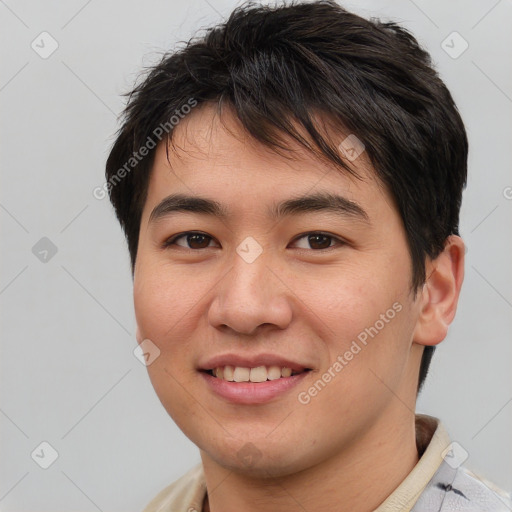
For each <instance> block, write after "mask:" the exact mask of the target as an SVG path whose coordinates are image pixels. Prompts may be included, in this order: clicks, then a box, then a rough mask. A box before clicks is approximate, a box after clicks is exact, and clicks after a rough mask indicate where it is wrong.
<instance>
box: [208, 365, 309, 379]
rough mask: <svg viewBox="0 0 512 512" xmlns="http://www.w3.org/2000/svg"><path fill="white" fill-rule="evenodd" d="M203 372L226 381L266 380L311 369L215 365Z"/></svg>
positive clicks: (298, 373)
mask: <svg viewBox="0 0 512 512" xmlns="http://www.w3.org/2000/svg"><path fill="white" fill-rule="evenodd" d="M202 371H203V372H205V373H207V374H208V375H211V376H212V377H215V378H217V379H221V380H224V381H227V382H253V383H259V382H267V381H274V380H278V379H286V378H288V377H293V376H295V375H300V374H302V373H305V372H309V371H311V369H310V368H300V369H292V368H290V367H288V366H276V365H271V366H264V365H262V366H255V367H252V368H251V367H247V366H231V365H226V366H216V367H215V368H211V369H209V370H202Z"/></svg>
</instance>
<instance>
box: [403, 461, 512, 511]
mask: <svg viewBox="0 0 512 512" xmlns="http://www.w3.org/2000/svg"><path fill="white" fill-rule="evenodd" d="M431 510H438V511H439V512H449V511H452V510H453V511H455V510H456V511H460V512H502V511H503V512H510V510H512V500H511V496H510V493H506V492H505V491H502V490H501V489H499V488H498V487H496V486H495V485H494V484H493V483H491V482H489V481H488V480H486V479H485V478H483V477H481V476H479V475H476V474H475V473H473V472H471V471H470V470H469V469H467V468H465V467H463V466H459V467H451V466H450V465H449V464H447V463H446V461H444V462H443V463H442V464H441V466H440V467H439V469H438V471H436V473H435V475H434V477H433V478H432V479H431V480H430V482H429V483H428V485H427V487H426V488H425V490H424V491H423V493H422V494H421V496H420V498H419V499H418V501H417V502H416V504H415V505H414V507H413V509H412V512H423V511H425V512H427V511H431Z"/></svg>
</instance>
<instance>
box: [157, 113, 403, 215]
mask: <svg viewBox="0 0 512 512" xmlns="http://www.w3.org/2000/svg"><path fill="white" fill-rule="evenodd" d="M322 129H323V130H324V133H325V134H326V135H327V137H329V138H330V140H332V142H333V143H334V144H336V145H342V144H343V143H344V141H347V140H348V141H350V140H351V137H352V136H350V134H347V133H340V132H336V131H334V130H332V129H331V130H329V129H328V128H327V127H326V126H325V124H324V125H323V127H322ZM347 137H348V139H347ZM281 142H282V144H283V146H284V148H286V149H283V150H280V151H279V150H278V151H276V150H275V149H274V148H271V147H269V146H267V145H265V144H262V143H260V142H259V141H257V140H256V139H254V138H253V137H252V136H251V135H250V134H249V133H248V132H247V131H246V130H245V129H244V127H243V126H242V124H241V122H240V121H239V120H238V118H237V117H236V115H234V113H233V111H232V110H231V109H229V108H224V109H223V111H222V112H219V110H218V108H217V107H215V106H213V105H211V104H203V105H200V106H198V107H196V108H195V109H194V110H193V111H192V113H190V114H189V115H187V116H186V117H184V118H183V119H182V120H181V121H180V122H179V124H178V125H177V126H176V127H175V128H174V130H173V132H172V139H171V142H170V143H169V144H168V145H167V144H166V142H165V141H162V143H160V144H159V146H158V147H157V150H156V154H155V159H154V164H153V168H152V171H151V177H150V183H149V190H148V201H147V203H152V202H153V203H154V202H155V201H158V200H159V199H161V198H162V197H163V196H165V195H167V194H169V193H170V192H172V193H176V192H177V193H187V194H199V195H201V194H203V193H206V192H208V194H209V195H211V194H212V193H213V194H215V195H217V196H218V197H219V198H225V199H226V200H233V199H235V198H238V199H240V198H244V197H245V198H247V199H248V198H253V197H254V196H255V195H257V194H261V195H262V197H261V198H260V199H261V200H268V201H272V200H274V199H279V198H281V197H289V196H290V195H295V196H297V195H301V194H307V193H311V192H315V191H324V192H326V191H327V192H330V193H343V195H344V196H345V197H347V198H348V199H352V200H355V199H356V198H357V199H358V201H361V200H363V201H364V202H365V203H367V204H368V206H369V207H371V206H372V205H374V204H375V203H376V202H384V203H386V204H387V205H388V206H390V207H392V208H393V206H392V201H391V200H390V196H389V194H388V193H387V191H386V190H385V187H383V185H382V184H381V183H380V181H379V180H378V178H377V177H376V173H375V170H374V169H373V168H372V166H371V165H370V163H369V160H368V158H367V155H366V153H365V152H364V151H362V153H361V154H359V155H358V156H357V158H355V159H354V160H352V161H349V162H348V164H349V165H350V166H351V167H352V168H353V169H354V170H355V172H356V173H357V176H358V177H355V176H353V175H351V174H350V173H349V172H348V171H347V170H344V169H341V168H340V167H337V166H335V164H334V163H331V162H328V161H327V160H320V159H319V158H318V157H317V156H315V154H313V153H312V152H311V151H309V150H307V149H306V148H305V147H303V146H302V145H301V144H299V143H298V142H297V141H295V140H293V139H291V138H289V137H288V138H287V139H285V138H283V139H282V141H281ZM346 147H347V143H346V142H345V143H344V146H343V148H346ZM355 149H356V150H361V147H359V148H358V147H356V148H355ZM340 154H341V155H343V154H344V153H343V149H340ZM345 155H346V153H345Z"/></svg>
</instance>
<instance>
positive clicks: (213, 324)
mask: <svg viewBox="0 0 512 512" xmlns="http://www.w3.org/2000/svg"><path fill="white" fill-rule="evenodd" d="M334 136H338V137H339V140H340V142H341V141H342V140H343V139H344V138H345V135H342V134H339V135H336V134H335V135H334ZM289 147H290V148H291V149H293V150H294V152H293V156H292V158H285V157H284V156H280V155H277V154H276V153H275V152H273V151H271V150H270V149H269V148H267V147H265V146H263V145H261V144H259V143H257V142H256V141H254V140H253V139H251V137H250V136H249V135H247V134H246V133H245V132H244V131H243V129H242V127H241V126H240V124H239V122H238V121H237V120H236V118H235V117H234V116H233V115H232V113H231V111H230V110H229V109H226V110H224V111H223V113H222V115H219V113H218V112H217V111H216V110H215V109H214V108H212V107H211V106H209V105H203V106H200V107H197V108H196V109H195V110H194V111H193V112H192V113H191V114H190V115H188V116H187V117H186V118H185V119H184V120H182V121H181V122H180V124H179V125H178V126H177V127H176V128H175V130H174V132H173V146H172V147H170V148H169V159H167V155H166V147H165V146H164V145H163V144H161V145H160V146H159V147H158V148H157V150H156V155H155V161H154V166H153V169H152V174H151V178H150V183H149V190H148V196H147V200H146V203H145V206H144V209H143V213H142V220H141V227H140V239H139V246H138V253H137V261H136V266H135V271H134V304H135V312H136V319H137V325H138V335H137V337H138V341H139V342H140V341H142V340H143V339H150V340H151V341H152V342H153V343H154V344H155V345H157V346H158V348H159V349H160V351H161V352H160V356H159V357H158V358H157V359H156V360H155V361H154V362H153V363H152V364H151V365H149V366H148V372H149V376H150V379H151V382H152V384H153V386H154V388H155V391H156V393H157V395H158V397H159V398H160V401H161V402H162V404H163V405H164V407H165V408H166V410H167V411H168V413H169V414H170V416H171V417H172V418H173V419H174V421H175V422H176V423H177V425H178V426H179V427H180V428H181V429H182V430H183V432H184V433H185V435H187V436H188V437H189V438H190V439H191V440H192V441H193V442H194V443H195V444H196V445H197V446H198V447H199V449H200V453H201V457H202V461H203V466H204V471H205V476H206V483H207V488H208V489H209V490H210V491H209V496H208V500H207V501H206V502H205V504H204V510H211V511H213V512H230V511H233V512H234V511H238V510H244V511H248V512H251V511H256V510H266V511H274V510H275V511H281V512H283V511H284V512H286V511H292V510H293V511H296V510H298V509H299V510H300V509H305V510H308V511H315V512H322V511H327V510H329V511H332V510H333V509H334V508H333V507H334V506H335V509H336V510H337V511H339V512H342V511H345V510H346V511H349V510H350V511H352V512H354V511H356V512H357V511H363V510H374V509H375V508H377V507H378V506H379V504H381V503H382V502H383V501H384V500H385V498H386V497H387V496H389V494H391V493H392V491H393V490H394V489H395V488H396V487H397V486H398V485H399V484H400V483H401V482H402V480H403V479H404V478H405V476H406V475H407V474H408V473H409V472H410V471H411V469H412V468H413V467H414V465H415V464H416V463H417V461H418V453H417V449H416V444H415V431H414V409H415V402H416V387H417V382H418V372H419V365H420V360H421V355H422V351H423V346H424V345H434V344H437V343H439V342H440V341H441V340H442V339H444V337H445V336H446V331H447V328H448V325H449V324H450V322H451V321H452V319H453V316H454V314H455V309H456V305H457V300H458V295H459V290H460V286H461V284H462V279H463V258H464V245H463V242H462V240H461V239H460V238H459V237H456V236H452V237H450V238H449V239H448V240H447V244H446V249H445V251H444V252H443V253H442V254H441V255H440V256H439V257H438V258H436V260H434V261H430V260H427V262H426V264H427V275H428V276H429V277H428V280H427V282H426V283H425V285H424V286H423V288H422V289H420V290H418V293H416V294H414V293H413V291H412V290H411V281H412V274H411V259H410V255H409V252H408V248H407V243H406V236H405V232H404V229H403V225H402V222H401V219H400V217H399V215H398V212H397V210H396V208H395V206H394V204H393V201H392V200H391V198H390V195H389V193H388V192H387V191H386V190H385V188H384V187H383V186H382V185H381V184H379V182H378V181H377V180H376V178H375V174H374V171H373V170H372V168H371V166H370V165H369V163H368V160H367V159H366V155H365V153H363V154H362V155H361V156H360V157H359V158H357V159H356V160H355V161H354V162H352V165H353V166H354V168H355V169H356V170H357V172H358V173H359V174H360V175H361V177H362V179H361V180H356V179H354V178H353V177H349V176H348V175H347V174H346V173H343V172H341V171H339V170H338V169H336V168H334V167H332V166H329V165H328V164H327V163H325V162H320V161H319V160H318V159H315V158H314V157H313V156H312V155H311V154H310V153H308V152H307V151H305V150H304V149H302V148H300V147H299V146H298V145H297V144H296V143H294V142H292V141H289ZM171 164H172V166H171ZM321 192H326V193H333V192H335V193H336V194H338V195H341V196H343V197H344V198H346V199H348V200H350V201H352V202H355V203H357V204H358V205H359V206H360V207H361V208H362V209H363V210H364V211H365V212H366V215H367V219H364V218H362V217H359V216H355V215H345V216H342V215H339V214H336V213H334V212H332V211H316V212H307V213H301V214H292V215H288V216H285V217H283V218H280V219H279V220H276V219H275V218H272V217H270V216H269V215H268V209H269V208H270V207H271V206H272V205H274V204H277V203H279V202H281V201H285V200H288V199H290V198H296V197H299V196H304V195H309V194H312V193H321ZM176 193H182V194H187V195H193V196H199V197H205V198H209V199H213V200H215V201H217V202H219V203H221V204H222V205H223V207H224V208H225V210H226V212H227V216H226V217H225V218H223V219H220V218H218V217H215V216H212V215H205V214H200V213H195V212H179V213H176V212H175V213H173V214H172V215H169V216H167V217H165V218H161V219H159V220H158V221H157V222H149V219H150V214H151V212H152V211H153V209H154V208H155V207H156V206H157V205H158V204H159V203H160V202H161V201H162V200H163V199H164V198H165V197H167V196H168V195H170V194H176ZM186 231H200V232H202V233H204V234H206V235H208V236H209V237H211V239H208V238H206V239H202V240H203V242H204V240H206V248H189V247H190V246H189V245H187V238H186V237H185V238H183V237H182V238H181V239H178V240H176V241H175V243H174V245H169V246H168V247H165V248H164V247H162V245H163V244H164V242H165V241H166V240H169V239H170V238H171V237H172V236H173V235H176V234H179V233H183V232H186ZM318 231H321V232H322V233H326V234H328V235H330V236H331V237H332V238H327V239H326V238H321V239H320V240H321V241H322V244H324V245H322V244H320V248H318V247H319V245H318V244H315V243H313V244H311V243H310V242H311V239H308V237H307V236H304V233H310V232H313V233H315V232H318ZM248 236H251V237H253V238H254V239H255V240H256V241H257V242H258V243H259V244H260V246H261V247H262V249H263V252H262V253H261V255H260V256H259V257H258V258H257V259H256V260H255V261H254V262H252V263H247V262H246V261H245V260H244V259H243V258H241V257H240V256H239V255H238V254H237V252H236V248H237V246H238V245H239V244H240V243H241V242H242V241H243V240H244V239H245V238H246V237H248ZM299 236H302V238H298V237H299ZM338 239H339V240H340V241H338ZM193 240H196V241H197V238H196V239H193ZM210 240H211V242H210ZM315 240H316V241H318V239H314V240H313V241H315ZM325 244H326V245H327V246H328V247H329V248H322V247H325ZM194 247H198V245H197V243H196V245H194ZM395 303H399V304H400V306H401V310H400V312H399V313H397V314H396V315H395V316H394V318H393V319H392V320H390V321H389V322H388V323H386V324H385V327H384V328H382V329H381V330H379V332H378V334H377V335H376V336H374V337H373V338H371V339H369V341H368V343H367V345H366V346H364V347H363V348H362V350H361V351H360V352H359V353H358V354H357V355H355V356H354V358H353V359H352V360H351V361H349V362H348V364H347V365H346V366H344V367H343V369H342V371H340V372H338V373H337V374H336V377H335V378H333V379H331V381H330V382H329V383H328V384H327V385H326V386H325V387H324V388H323V389H322V390H321V391H320V392H319V393H318V394H317V395H316V396H314V397H312V398H311V400H310V402H309V403H307V404H301V403H300V402H299V401H298V394H299V393H300V392H304V391H307V390H308V388H309V387H311V386H312V385H313V384H314V383H315V382H316V381H317V380H318V379H319V378H320V377H321V376H322V374H324V373H325V372H326V371H328V369H329V367H332V365H333V363H334V362H335V361H336V360H337V357H338V356H339V355H340V354H341V355H343V354H344V353H345V352H346V351H347V350H349V348H350V346H351V343H352V341H353V340H356V339H357V336H358V335H359V334H360V333H361V332H362V331H364V330H365V328H368V327H370V326H374V325H375V323H376V321H377V320H379V318H381V317H380V315H381V314H385V313H386V311H387V310H389V309H390V308H392V305H393V304H395ZM226 352H233V353H238V354H259V353H262V352H266V353H273V354H278V355H280V356H283V357H288V358H292V359H293V360H296V361H299V362H301V363H303V364H305V365H306V363H307V365H306V366H307V367H308V368H311V369H312V371H311V372H309V373H308V374H307V375H306V376H305V378H304V379H303V380H302V382H301V383H300V384H299V385H298V386H296V387H295V388H293V389H292V390H290V391H287V392H286V393H284V394H283V395H280V396H279V397H277V398H276V399H274V400H272V401H270V402H268V403H265V404H258V405H240V404H238V405H237V404H233V403H229V402H228V401H226V400H224V399H223V398H220V397H219V396H217V395H215V394H214V393H213V392H212V391H211V390H210V388H209V387H208V386H207V385H206V384H205V382H204V379H203V378H202V376H201V375H200V373H199V372H198V371H197V368H198V366H199V364H200V362H201V361H204V360H205V358H206V357H211V356H214V355H217V354H221V353H222V354H224V353H226ZM248 442H250V443H251V445H250V446H251V448H250V449H251V450H253V452H254V454H256V455H255V456H254V457H253V460H252V461H251V463H250V464H248V463H247V461H245V462H244V461H243V460H241V458H240V457H239V456H237V454H238V452H239V451H240V450H241V449H242V448H243V447H244V446H246V445H247V443H248ZM252 447H254V448H252ZM246 449H247V448H246ZM301 507H302V508H301Z"/></svg>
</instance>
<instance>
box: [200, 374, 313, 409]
mask: <svg viewBox="0 0 512 512" xmlns="http://www.w3.org/2000/svg"><path fill="white" fill-rule="evenodd" d="M200 373H201V375H202V377H203V379H205V381H206V383H207V384H208V386H209V387H210V389H212V390H213V391H214V393H216V394H217V395H219V396H221V397H222V398H225V399H226V400H228V401H229V402H231V403H234V404H263V403H266V402H269V401H271V400H272V399H274V398H276V397H278V396H280V395H283V394H284V393H286V392H287V391H289V390H290V389H292V388H293V387H295V386H296V385H297V384H298V383H299V382H301V381H302V380H303V379H304V378H305V377H306V375H307V374H308V373H309V372H307V371H305V372H302V373H299V374H297V375H292V376H290V377H281V378H279V379H276V380H266V381H265V382H229V381H227V380H224V379H218V378H217V377H213V376H212V375H210V374H209V373H206V372H200Z"/></svg>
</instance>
